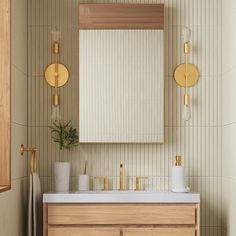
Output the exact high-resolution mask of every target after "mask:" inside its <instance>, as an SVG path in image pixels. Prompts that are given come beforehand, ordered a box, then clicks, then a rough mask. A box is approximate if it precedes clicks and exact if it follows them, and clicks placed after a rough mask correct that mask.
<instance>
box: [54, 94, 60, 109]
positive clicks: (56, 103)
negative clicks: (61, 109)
mask: <svg viewBox="0 0 236 236" xmlns="http://www.w3.org/2000/svg"><path fill="white" fill-rule="evenodd" d="M52 104H53V105H55V106H58V105H60V98H59V96H58V95H53V97H52Z"/></svg>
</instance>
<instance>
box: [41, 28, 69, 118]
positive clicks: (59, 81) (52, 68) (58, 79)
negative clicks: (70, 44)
mask: <svg viewBox="0 0 236 236" xmlns="http://www.w3.org/2000/svg"><path fill="white" fill-rule="evenodd" d="M52 39H53V45H52V52H53V55H54V63H52V64H50V65H48V67H47V68H46V70H45V74H44V76H45V80H46V81H47V83H48V84H49V85H50V86H52V87H53V88H54V89H53V90H54V92H53V97H52V115H51V118H52V121H54V122H55V121H59V120H60V95H59V87H61V86H63V85H65V84H66V82H67V81H68V79H69V71H68V69H67V68H66V66H65V65H63V64H60V63H59V53H60V43H59V39H60V32H59V31H58V30H56V29H55V30H53V31H52Z"/></svg>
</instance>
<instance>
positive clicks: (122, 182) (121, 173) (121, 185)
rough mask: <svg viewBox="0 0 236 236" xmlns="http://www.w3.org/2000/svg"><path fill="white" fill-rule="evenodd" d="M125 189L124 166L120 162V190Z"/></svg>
mask: <svg viewBox="0 0 236 236" xmlns="http://www.w3.org/2000/svg"><path fill="white" fill-rule="evenodd" d="M123 190H124V166H123V164H122V163H121V164H120V191H123Z"/></svg>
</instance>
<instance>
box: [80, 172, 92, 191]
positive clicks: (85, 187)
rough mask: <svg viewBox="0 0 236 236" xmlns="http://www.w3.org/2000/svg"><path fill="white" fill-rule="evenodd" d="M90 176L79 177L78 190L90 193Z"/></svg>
mask: <svg viewBox="0 0 236 236" xmlns="http://www.w3.org/2000/svg"><path fill="white" fill-rule="evenodd" d="M89 189H90V188H89V176H88V175H80V176H79V177H78V190H79V191H89Z"/></svg>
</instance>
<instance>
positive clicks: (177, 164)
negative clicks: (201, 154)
mask: <svg viewBox="0 0 236 236" xmlns="http://www.w3.org/2000/svg"><path fill="white" fill-rule="evenodd" d="M175 165H176V166H181V156H176V157H175Z"/></svg>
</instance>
